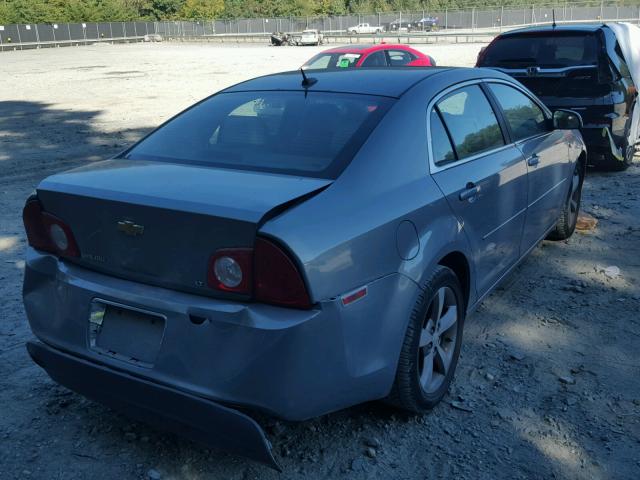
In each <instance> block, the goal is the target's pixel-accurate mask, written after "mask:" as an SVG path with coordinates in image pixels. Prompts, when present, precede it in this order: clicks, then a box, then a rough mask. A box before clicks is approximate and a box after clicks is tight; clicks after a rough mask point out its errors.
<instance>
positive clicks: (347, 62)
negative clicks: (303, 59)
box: [304, 53, 362, 69]
mask: <svg viewBox="0 0 640 480" xmlns="http://www.w3.org/2000/svg"><path fill="white" fill-rule="evenodd" d="M360 57H362V55H360V54H359V53H321V54H319V55H316V56H315V57H313V58H312V59H311V60H309V61H308V62H307V63H306V64H305V65H304V68H309V69H325V68H351V67H355V66H356V63H358V60H359V59H360Z"/></svg>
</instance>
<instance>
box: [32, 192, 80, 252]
mask: <svg viewBox="0 0 640 480" xmlns="http://www.w3.org/2000/svg"><path fill="white" fill-rule="evenodd" d="M22 221H23V222H24V228H25V230H26V232H27V240H28V242H29V245H31V246H32V247H33V248H35V249H37V250H43V251H45V252H49V253H55V254H56V255H59V256H62V257H79V256H80V250H79V249H78V244H77V243H76V239H75V237H74V236H73V232H72V231H71V228H69V226H68V225H67V224H66V223H64V222H63V221H62V220H60V219H59V218H58V217H56V216H55V215H51V214H50V213H47V212H45V211H44V210H42V205H40V202H39V201H38V199H37V198H30V199H29V200H27V203H26V204H25V206H24V210H23V211H22Z"/></svg>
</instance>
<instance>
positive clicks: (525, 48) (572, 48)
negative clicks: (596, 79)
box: [479, 33, 598, 68]
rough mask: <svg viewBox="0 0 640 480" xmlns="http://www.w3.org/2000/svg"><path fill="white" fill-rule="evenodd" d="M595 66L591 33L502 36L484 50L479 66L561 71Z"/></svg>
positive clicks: (594, 43)
mask: <svg viewBox="0 0 640 480" xmlns="http://www.w3.org/2000/svg"><path fill="white" fill-rule="evenodd" d="M597 63H598V41H597V38H596V36H595V35H594V34H582V33H580V34H570V35H567V34H565V35H542V34H541V35H523V36H519V37H504V38H501V39H498V40H496V41H495V42H494V43H492V44H491V46H489V47H487V50H486V52H485V54H484V57H483V59H482V60H481V62H480V65H479V66H481V67H503V68H526V67H530V66H537V67H540V68H563V67H573V66H577V65H596V64H597Z"/></svg>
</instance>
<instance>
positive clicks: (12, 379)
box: [0, 44, 640, 480]
mask: <svg viewBox="0 0 640 480" xmlns="http://www.w3.org/2000/svg"><path fill="white" fill-rule="evenodd" d="M479 48H480V45H455V46H454V45H452V46H433V47H429V48H426V47H425V48H424V50H425V51H428V52H429V53H430V54H431V55H432V56H434V57H435V58H436V60H437V61H438V63H439V64H443V65H444V64H456V65H472V64H473V61H474V59H475V56H476V54H477V52H478V50H479ZM316 51H317V49H315V48H292V47H291V48H287V47H285V48H267V47H255V46H250V47H247V46H243V47H237V46H236V47H229V46H214V45H175V44H173V45H172V44H162V45H119V46H106V45H105V46H94V47H82V48H61V49H55V50H42V51H25V52H7V53H3V54H0V61H1V62H2V63H1V65H2V67H1V71H2V86H1V87H0V207H1V208H0V479H13V478H20V479H25V478H26V479H29V478H34V479H58V478H59V479H62V478H64V479H76V478H77V479H84V478H93V479H113V478H118V479H138V478H163V479H189V480H192V479H194V480H195V479H205V478H206V479H254V478H256V479H285V478H286V479H289V478H291V479H295V478H304V479H306V480H309V479H319V478H354V479H357V478H374V479H388V478H407V479H414V478H420V479H423V478H440V477H447V478H469V479H485V478H486V479H495V478H505V479H507V478H508V479H514V478H516V479H517V478H523V479H530V478H568V479H573V478H588V479H637V478H639V477H640V376H639V375H638V372H639V371H640V349H639V348H638V340H639V338H640V314H639V313H638V311H639V308H640V285H639V281H640V167H639V166H638V165H634V166H633V167H632V168H630V169H629V170H628V171H627V172H624V173H616V174H607V173H597V172H589V175H588V177H587V180H586V183H585V191H584V210H586V211H587V212H590V213H591V214H592V215H593V216H595V217H596V218H597V219H598V220H599V223H598V226H597V228H596V229H595V230H594V231H591V232H589V233H584V234H580V233H576V234H575V235H574V236H573V237H572V238H571V239H570V240H569V241H567V242H558V243H554V242H543V243H542V244H541V246H540V247H539V248H537V249H535V250H534V252H533V254H532V255H531V256H530V257H529V259H528V260H527V261H526V262H525V263H524V264H523V265H522V266H521V267H519V268H518V270H517V271H516V272H515V273H514V274H513V275H512V276H511V277H510V278H509V279H508V280H507V281H506V282H505V283H504V285H503V286H502V287H501V288H500V289H499V290H498V291H496V292H495V293H494V294H493V295H491V297H490V298H488V299H487V300H486V301H485V302H484V303H483V304H482V305H481V307H480V308H479V310H478V311H477V312H476V313H475V314H474V315H473V316H472V317H471V318H470V319H469V320H468V322H467V325H466V331H465V341H464V344H463V350H462V358H461V361H460V364H459V367H458V374H457V377H456V380H455V383H454V386H453V387H452V389H451V392H450V394H449V395H448V397H447V398H446V401H445V402H444V403H443V404H441V405H440V406H439V407H438V408H436V409H435V410H434V411H433V412H432V413H431V414H429V415H425V416H422V417H419V416H412V415H407V414H404V413H402V412H398V411H396V410H393V409H391V408H388V407H385V406H383V405H380V404H378V403H371V404H365V405H361V406H358V407H355V408H351V409H348V410H345V411H342V412H338V413H335V414H331V415H327V416H324V417H321V418H318V419H316V420H313V421H309V422H304V423H299V424H290V423H284V422H277V421H273V420H263V423H264V424H265V426H266V429H267V432H268V433H269V437H270V439H271V440H272V442H273V444H274V446H275V451H276V452H277V455H278V457H279V459H280V461H281V463H282V465H283V468H284V473H283V474H278V473H276V472H274V471H272V470H269V469H267V468H264V467H262V466H260V465H256V464H253V463H251V462H248V461H246V460H244V459H242V458H238V457H233V456H229V455H226V454H223V453H219V452H215V451H209V450H207V449H205V448H203V447H201V446H198V445H195V444H192V443H190V442H188V441H186V440H183V439H181V438H178V437H175V436H173V435H170V434H166V433H163V432H161V431H157V430H154V429H152V428H150V427H148V426H145V425H142V424H138V423H134V422H131V421H130V420H128V419H127V418H125V417H124V416H121V415H119V414H117V413H115V412H112V411H110V410H108V409H106V408H104V407H102V406H100V405H97V404H95V403H92V402H90V401H88V400H85V399H83V398H82V397H80V396H78V395H76V394H73V393H71V392H69V391H67V390H65V389H64V388H62V387H58V386H56V385H54V384H53V382H52V381H51V380H49V378H48V377H47V376H46V375H45V374H44V373H43V372H42V370H40V369H39V368H38V367H36V366H35V365H34V364H33V363H32V362H31V361H30V360H29V358H28V357H27V354H26V351H25V349H24V342H25V341H26V340H28V339H29V338H31V337H32V335H31V333H30V331H29V329H28V326H27V323H26V319H25V315H24V310H23V307H22V300H21V293H20V287H21V282H22V273H23V268H24V262H23V260H22V258H23V256H24V249H25V238H24V234H23V229H22V224H21V219H20V212H21V208H22V205H23V202H24V199H25V198H26V197H27V195H28V194H29V193H30V192H31V191H32V190H33V188H34V187H35V186H36V185H37V183H38V182H39V181H40V180H41V179H42V178H44V177H45V176H47V175H49V174H51V173H54V172H57V171H60V170H63V169H66V168H69V167H71V166H75V165H79V164H82V163H84V162H88V161H94V160H97V159H102V158H105V157H107V156H109V155H111V154H113V153H115V152H116V151H118V150H119V149H121V148H122V147H123V146H125V145H127V144H128V143H130V142H131V141H133V140H135V139H136V138H138V137H139V136H140V135H141V134H143V133H144V132H146V131H148V129H149V128H151V127H153V126H154V125H157V124H158V123H160V122H161V121H163V120H165V119H166V118H168V116H170V115H171V114H173V113H175V112H177V111H179V110H180V109H182V108H184V107H186V106H188V105H189V104H191V103H192V102H194V101H195V100H197V99H200V98H202V97H204V96H206V95H207V94H209V93H212V92H214V91H216V90H218V89H220V88H222V87H224V86H226V85H229V84H232V83H235V82H237V81H240V80H242V79H245V78H248V77H252V76H256V75H258V74H263V73H269V72H272V71H279V70H285V69H292V68H296V67H297V66H299V65H300V64H301V63H302V62H303V61H304V60H305V59H306V58H307V57H309V56H311V55H312V54H313V53H315V52H316ZM611 266H615V267H618V269H619V271H618V270H616V269H615V268H613V269H607V267H611Z"/></svg>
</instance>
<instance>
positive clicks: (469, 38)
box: [168, 31, 498, 44]
mask: <svg viewBox="0 0 640 480" xmlns="http://www.w3.org/2000/svg"><path fill="white" fill-rule="evenodd" d="M299 33H300V32H293V33H292V34H293V35H294V36H295V35H296V34H299ZM497 33H498V32H497V31H487V32H438V33H435V32H433V33H418V32H417V33H404V32H403V33H397V32H387V33H380V34H360V35H348V34H345V33H325V34H324V35H323V37H324V43H325V44H330V43H335V44H358V43H373V44H377V43H382V42H386V43H407V44H431V43H475V42H489V41H490V40H491V39H492V38H493V37H495V36H496V35H497ZM168 40H172V41H182V42H199V41H206V42H215V43H269V40H270V34H268V33H249V34H243V33H240V34H238V33H229V34H220V35H207V36H204V37H203V36H197V37H192V36H178V37H168Z"/></svg>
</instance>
